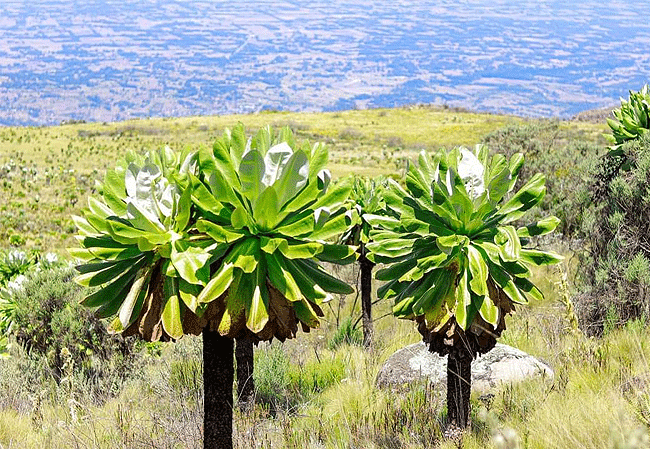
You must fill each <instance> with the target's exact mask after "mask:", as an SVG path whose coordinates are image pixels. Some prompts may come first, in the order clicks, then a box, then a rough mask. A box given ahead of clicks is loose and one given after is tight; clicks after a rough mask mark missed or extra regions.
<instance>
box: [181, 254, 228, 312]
mask: <svg viewBox="0 0 650 450" xmlns="http://www.w3.org/2000/svg"><path fill="white" fill-rule="evenodd" d="M234 267H235V266H234V264H232V263H225V264H222V265H221V267H219V269H218V270H217V272H216V273H215V274H214V275H212V278H211V279H210V281H209V282H208V284H206V285H205V287H204V288H203V290H202V291H201V293H200V294H199V295H198V296H197V298H196V301H197V302H198V303H209V302H211V301H213V300H215V299H217V298H219V296H221V295H222V294H223V293H224V292H226V290H227V289H228V288H229V287H230V284H231V283H232V282H233V280H234ZM188 306H189V305H188Z"/></svg>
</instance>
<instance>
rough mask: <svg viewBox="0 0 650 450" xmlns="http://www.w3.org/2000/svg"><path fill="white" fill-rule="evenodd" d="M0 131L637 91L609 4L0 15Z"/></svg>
mask: <svg viewBox="0 0 650 450" xmlns="http://www.w3.org/2000/svg"><path fill="white" fill-rule="evenodd" d="M0 33H1V35H2V37H3V39H2V40H1V43H0V104H1V105H2V107H1V108H2V113H1V115H0V125H44V124H55V123H59V122H61V121H63V120H71V119H74V120H80V119H84V120H89V121H114V120H123V119H129V118H136V117H150V116H151V117H153V116H155V117H160V116H187V115H208V114H228V113H248V112H256V111H260V110H264V109H275V110H289V111H331V110H341V109H352V108H368V107H393V106H402V105H408V104H414V103H433V104H448V105H450V106H460V107H465V108H470V109H475V110H481V111H489V112H499V113H510V114H518V115H524V116H541V117H551V116H554V117H561V118H566V117H570V116H572V115H574V114H576V113H578V112H580V111H583V110H586V109H591V108H596V107H603V106H609V105H612V104H615V103H617V102H618V99H619V97H626V96H627V92H628V90H630V89H631V90H637V89H639V88H640V87H641V86H642V85H643V84H644V83H647V82H648V81H649V80H650V52H648V51H647V49H648V48H650V45H649V44H650V23H649V22H648V21H647V20H643V19H642V17H641V16H640V15H639V12H638V11H636V10H635V9H634V6H633V5H630V4H628V3H626V2H622V1H618V2H617V1H614V2H608V3H605V2H596V1H593V0H590V1H577V2H573V3H571V4H570V6H565V2H561V1H558V0H553V1H541V2H540V1H533V0H523V1H522V0H518V1H514V0H501V1H496V2H491V3H490V5H485V4H484V2H481V1H460V2H457V1H453V2H452V1H425V2H418V3H417V5H412V4H409V2H406V1H396V2H395V1H393V2H374V3H365V2H364V3H362V2H358V1H343V0H331V1H323V0H316V1H313V2H310V4H309V6H305V5H303V4H302V3H301V2H297V1H282V2H257V1H256V2H253V1H251V0H243V1H242V0H240V1H237V2H224V1H196V2H192V3H188V2H181V1H156V0H151V1H141V0H138V1H136V0H122V1H119V2H118V1H112V0H88V1H84V2H80V1H61V0H58V1H57V0H33V1H31V2H29V3H27V2H11V1H9V2H3V3H2V4H1V5H0Z"/></svg>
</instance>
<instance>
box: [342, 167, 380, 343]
mask: <svg viewBox="0 0 650 450" xmlns="http://www.w3.org/2000/svg"><path fill="white" fill-rule="evenodd" d="M385 186H386V178H384V177H380V178H377V179H370V178H364V177H355V178H354V184H353V186H352V192H351V194H350V199H351V200H352V202H353V203H354V207H355V209H356V210H357V211H358V213H359V216H360V217H361V220H360V221H359V222H358V223H355V224H354V225H353V226H352V227H351V228H350V229H349V230H347V231H346V232H345V233H344V234H343V235H342V236H341V238H340V242H342V243H344V244H348V245H354V246H357V252H358V253H359V259H358V262H359V276H360V278H361V282H360V285H361V286H360V292H361V320H362V324H363V345H364V346H365V347H370V346H371V345H372V335H373V324H372V303H373V302H372V270H373V268H374V267H375V263H374V262H372V261H371V260H369V259H368V258H367V250H366V244H368V242H369V241H370V230H371V229H372V226H371V225H370V223H368V221H366V220H364V219H363V215H364V214H375V215H376V214H381V212H382V211H383V209H384V206H385V203H384V200H383V197H382V191H383V189H384V187H385ZM357 323H358V322H357ZM355 326H356V324H355Z"/></svg>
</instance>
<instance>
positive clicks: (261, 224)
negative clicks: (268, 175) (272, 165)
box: [253, 186, 280, 231]
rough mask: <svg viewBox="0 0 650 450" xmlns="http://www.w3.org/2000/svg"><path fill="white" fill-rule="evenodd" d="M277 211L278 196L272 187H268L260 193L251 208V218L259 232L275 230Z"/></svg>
mask: <svg viewBox="0 0 650 450" xmlns="http://www.w3.org/2000/svg"><path fill="white" fill-rule="evenodd" d="M279 209H280V207H279V201H278V194H277V193H276V191H275V188H274V187H273V186H269V187H267V188H266V189H264V191H262V193H261V194H260V195H259V197H258V198H257V200H256V201H255V202H254V206H253V217H254V219H255V223H256V224H257V226H258V228H259V230H260V231H270V230H273V229H274V228H275V226H276V225H277V220H278V212H279Z"/></svg>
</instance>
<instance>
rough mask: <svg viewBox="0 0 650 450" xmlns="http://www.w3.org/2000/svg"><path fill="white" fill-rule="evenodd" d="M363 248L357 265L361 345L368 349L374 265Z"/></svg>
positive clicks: (370, 332) (370, 343) (370, 339)
mask: <svg viewBox="0 0 650 450" xmlns="http://www.w3.org/2000/svg"><path fill="white" fill-rule="evenodd" d="M365 253H366V252H365V248H364V247H363V244H362V247H361V256H360V257H359V265H360V266H361V267H360V270H361V318H362V323H363V345H364V346H365V347H366V348H368V347H370V346H371V345H372V334H373V332H374V330H373V326H372V268H373V267H374V263H373V262H372V261H370V260H368V258H366V255H365Z"/></svg>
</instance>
